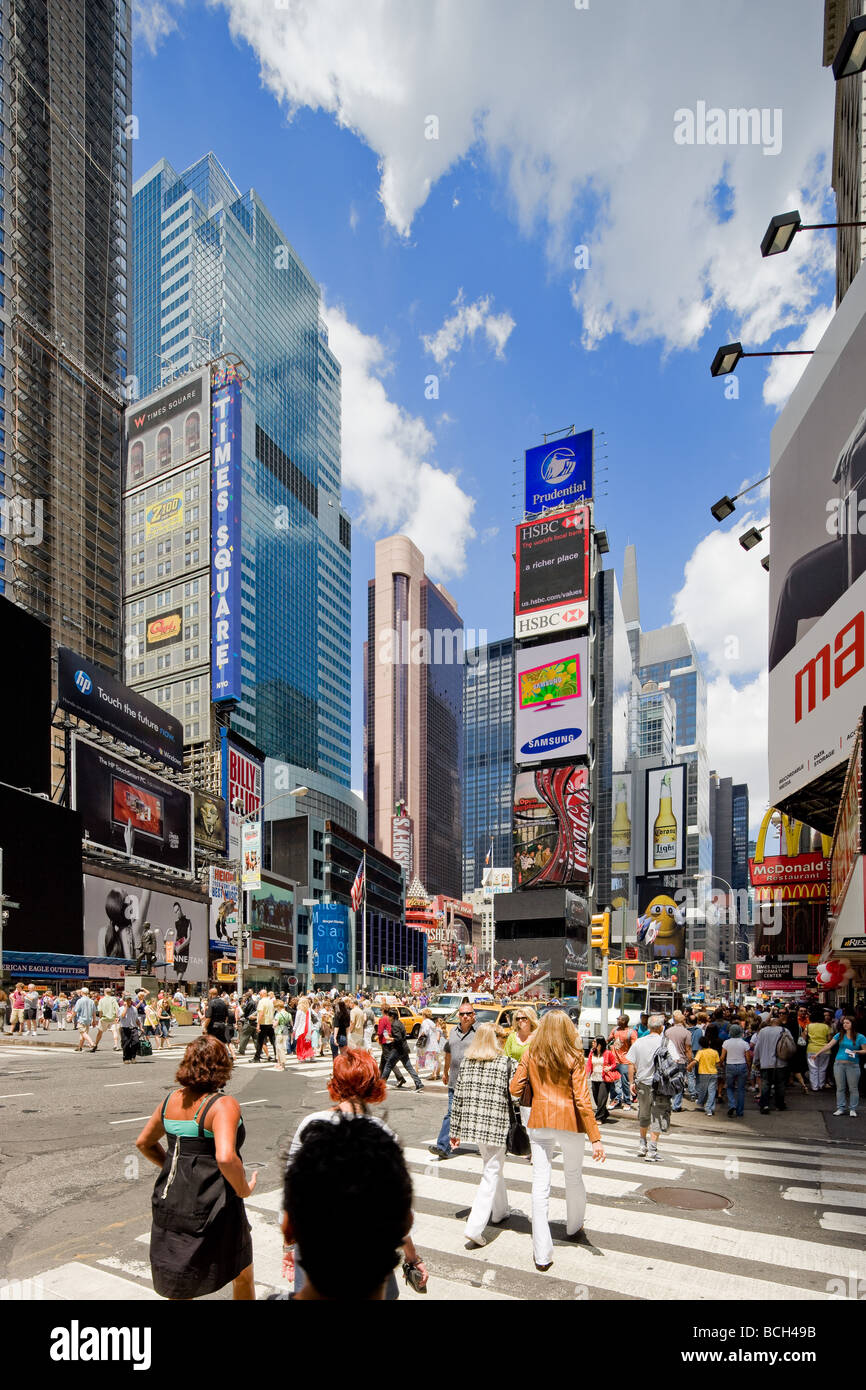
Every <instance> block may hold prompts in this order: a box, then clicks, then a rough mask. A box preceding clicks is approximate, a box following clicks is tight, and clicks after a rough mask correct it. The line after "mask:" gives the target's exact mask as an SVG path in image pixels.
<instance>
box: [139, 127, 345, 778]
mask: <svg viewBox="0 0 866 1390" xmlns="http://www.w3.org/2000/svg"><path fill="white" fill-rule="evenodd" d="M133 228H134V301H133V304H134V314H133V359H134V366H133V370H134V373H135V378H136V382H137V388H138V396H139V399H138V400H137V401H136V410H135V414H139V413H140V412H141V411H142V409H143V408H146V407H153V408H155V407H156V406H157V405H158V402H159V401H160V400H162V399H163V398H169V399H170V398H172V396H173V395H174V393H177V392H178V391H181V390H182V389H183V387H184V386H185V384H186V383H187V382H188V381H193V380H194V379H195V376H196V372H197V371H198V370H199V369H201V368H203V367H204V364H206V363H208V362H211V361H214V359H218V358H220V357H221V356H222V355H223V354H229V355H230V356H231V357H233V358H234V359H239V361H240V363H241V367H240V369H239V374H240V376H241V378H242V387H241V391H242V411H241V448H242V479H243V481H242V496H241V535H242V544H241V550H242V555H241V593H240V604H241V643H240V666H241V691H240V699H239V702H238V704H237V705H236V707H235V708H234V709H233V711H232V713H231V726H232V728H233V729H235V730H236V731H237V732H238V733H240V734H241V735H243V736H244V737H246V738H247V739H249V740H250V741H251V742H252V743H253V744H255V745H256V746H257V747H258V748H261V749H262V750H263V751H264V752H265V753H266V754H267V755H268V756H270V757H274V758H278V759H280V760H283V761H285V762H289V763H293V764H296V765H299V766H301V767H307V768H313V769H315V770H316V771H318V772H321V773H322V774H323V775H325V776H327V777H331V778H333V779H334V780H336V781H337V782H340V783H342V784H343V785H344V786H346V787H348V785H349V775H350V754H351V747H350V737H351V735H350V705H351V688H350V678H349V672H350V612H351V602H350V581H351V525H350V522H349V518H348V517H347V516H346V514H345V513H344V511H343V510H342V507H341V502H340V496H341V461H340V366H339V363H338V362H337V361H336V359H335V357H334V356H333V354H332V353H331V351H330V349H329V347H328V339H327V331H326V329H325V326H324V324H323V322H322V319H321V295H320V291H319V287H318V285H317V284H316V282H315V280H314V279H313V278H312V276H311V275H310V273H309V271H308V270H307V269H306V268H305V266H304V265H303V264H302V263H301V261H300V260H299V259H298V257H297V255H296V254H295V252H294V251H293V250H292V248H291V246H290V245H289V244H288V242H287V238H286V237H285V235H284V234H283V232H282V231H281V229H280V228H279V227H278V225H277V224H276V222H275V221H274V219H273V217H272V216H271V214H270V213H269V212H268V210H267V208H266V207H265V205H264V203H263V202H262V200H261V198H260V197H259V196H258V194H257V193H256V192H255V191H254V190H252V189H250V190H248V191H247V192H246V193H243V194H242V193H241V192H240V190H239V188H238V187H237V185H236V184H235V183H234V182H233V181H232V179H231V178H230V177H229V175H228V174H227V172H226V171H225V169H224V168H223V167H222V165H221V164H220V163H219V161H218V160H217V159H216V158H215V157H214V155H213V154H208V155H206V156H205V157H204V158H202V159H200V160H199V161H197V163H195V164H193V165H192V166H191V167H190V168H188V169H187V170H185V171H184V172H183V173H180V174H179V173H177V172H176V171H175V170H174V169H173V168H172V166H171V165H170V164H169V163H168V161H167V160H165V159H162V160H160V161H159V162H158V163H157V164H156V165H154V167H153V168H152V169H150V170H149V171H148V172H147V173H146V174H144V175H143V176H142V178H140V179H139V180H138V181H137V182H136V184H135V187H134V190H133ZM220 365H221V364H220V363H219V362H217V363H216V366H217V368H218V367H219V366H220ZM205 394H206V393H205ZM187 414H189V412H187ZM199 425H200V432H199V433H198V435H196V433H195V427H194V426H191V427H190V430H191V432H190V435H189V436H188V437H187V436H186V435H184V434H181V435H179V437H178V438H176V439H175V441H174V443H173V444H172V441H171V440H170V439H169V438H168V435H166V450H165V452H164V453H161V452H160V446H159V440H158V438H157V445H156V448H155V451H154V457H153V461H152V463H151V461H150V459H149V458H147V459H145V461H144V469H145V471H144V473H143V474H142V475H141V476H140V477H134V476H133V474H132V461H131V460H130V469H129V477H128V487H129V488H130V489H138V490H139V492H141V491H142V489H143V487H144V484H145V483H150V481H151V480H152V478H153V477H154V476H158V480H159V482H160V483H162V484H163V486H164V496H169V495H180V494H181V493H182V492H183V494H184V496H183V498H182V501H183V505H184V506H187V505H188V506H189V507H190V508H195V506H196V503H199V502H200V512H199V515H198V516H197V517H196V522H195V524H192V525H190V526H187V525H186V523H184V525H183V527H180V526H178V527H177V537H176V539H175V538H171V537H168V536H167V535H165V534H158V533H156V532H154V534H153V535H152V536H151V537H148V536H147V535H144V536H143V537H140V539H139V541H138V542H136V545H138V547H139V549H138V550H137V551H136V554H137V556H138V557H139V558H138V559H137V560H136V564H135V565H132V564H131V563H128V565H127V568H128V571H129V574H128V587H127V590H126V598H127V600H128V603H130V604H131V603H135V604H138V606H139V607H140V608H142V611H141V612H140V613H139V612H136V613H135V614H132V613H129V614H128V621H129V622H135V623H137V622H140V621H141V620H142V619H143V620H144V621H145V623H146V622H147V620H148V618H149V617H150V616H151V615H152V614H158V613H159V611H160V608H163V609H166V610H171V609H176V608H177V607H178V606H179V605H180V607H182V609H183V620H184V634H183V638H182V640H181V641H179V642H178V645H177V647H176V648H175V649H174V650H173V651H171V652H169V651H168V649H166V652H165V655H166V656H167V657H169V658H170V662H169V664H168V665H167V666H166V667H164V669H163V671H162V672H157V671H155V670H151V669H149V668H147V667H146V669H145V672H144V673H143V675H142V674H141V673H137V674H136V676H135V678H132V677H130V679H131V683H132V684H135V685H137V686H139V687H140V688H142V689H144V690H145V691H146V693H148V694H149V695H150V697H151V698H152V699H155V700H156V701H157V703H160V704H162V705H163V706H165V707H166V708H171V709H172V710H173V712H177V711H178V710H181V709H182V710H183V715H182V717H183V718H184V722H185V725H186V736H187V739H188V740H189V741H191V742H196V741H199V740H200V741H201V745H202V746H207V743H208V740H209V739H210V738H211V737H212V734H213V730H212V729H210V727H209V724H208V714H207V706H208V703H209V698H210V693H209V690H208V683H209V682H208V664H209V648H210V627H209V613H208V605H209V585H208V583H207V582H206V581H207V570H208V568H209V559H210V532H209V511H210V509H209V501H208V499H209V496H210V488H209V478H208V477H207V476H206V474H205V472H203V471H202V468H203V466H204V465H205V464H206V453H207V451H208V450H209V447H210V445H209V439H210V408H209V402H208V401H205V405H204V408H203V416H202V419H201V421H200V422H199ZM160 433H162V431H160ZM131 437H132V436H131ZM198 451H200V457H199V456H198ZM196 459H198V461H197V462H196V461H195V460H196ZM169 470H170V474H169ZM197 470H198V472H197ZM187 492H189V496H188V497H187V496H186V493H187ZM145 500H149V499H145ZM136 510H137V511H139V512H141V511H143V510H146V508H144V507H143V506H141V505H139V506H138V507H137V509H136ZM138 530H139V532H140V530H141V528H140V527H139V528H138ZM188 532H189V533H190V534H189V536H188V535H187V533H188ZM166 539H171V540H172V545H173V546H177V548H178V549H179V551H180V554H176V553H175V550H172V552H171V553H170V554H169V553H168V552H167V551H166V550H165V545H164V542H165V540H166ZM160 541H162V542H163V554H162V555H159V554H158V553H157V552H158V549H159V543H160ZM151 552H152V553H151ZM142 557H143V559H142ZM160 561H161V562H162V564H163V567H164V568H163V573H162V574H160V573H159V564H160ZM167 564H170V565H171V569H170V570H169V569H167V568H166V565H167ZM199 566H200V567H201V569H200V571H199V570H198V567H199ZM134 572H138V573H139V574H141V575H143V578H142V579H141V582H140V583H139V584H138V586H137V589H135V590H134V589H133V587H132V585H133V579H132V576H133V573H134ZM169 576H170V580H171V582H170V583H169V582H168V581H169ZM180 585H182V589H181V588H180ZM188 585H189V586H190V589H189V592H187V586H188ZM196 585H197V586H198V588H197V590H196V591H195V592H194V591H193V588H194V586H196ZM142 590H143V592H142ZM196 601H198V603H199V605H200V606H199V611H198V613H197V614H195V615H193V614H192V612H190V613H187V611H186V609H187V607H188V605H190V604H194V603H196ZM142 605H143V607H142ZM190 623H192V625H193V626H194V627H197V632H196V635H195V637H193V636H192V633H191V631H190ZM130 632H132V629H130V628H129V627H128V628H127V633H128V635H129V634H130ZM132 635H133V636H134V635H135V633H134V632H132ZM133 660H134V661H136V663H140V660H141V658H140V656H138V657H135V658H133ZM187 686H189V689H187ZM196 702H197V703H198V710H195V704H196ZM188 705H189V706H190V709H189V711H188V710H187V706H188Z"/></svg>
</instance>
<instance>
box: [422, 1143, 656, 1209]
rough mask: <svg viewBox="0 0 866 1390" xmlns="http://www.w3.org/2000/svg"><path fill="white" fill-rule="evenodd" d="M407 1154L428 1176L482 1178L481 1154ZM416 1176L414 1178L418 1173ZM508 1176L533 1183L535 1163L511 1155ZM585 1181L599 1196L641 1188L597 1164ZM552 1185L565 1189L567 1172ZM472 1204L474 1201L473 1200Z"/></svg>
mask: <svg viewBox="0 0 866 1390" xmlns="http://www.w3.org/2000/svg"><path fill="white" fill-rule="evenodd" d="M403 1156H404V1158H405V1159H406V1162H407V1163H419V1164H423V1165H424V1172H425V1175H426V1176H427V1177H433V1178H434V1179H435V1180H436V1181H438V1179H439V1177H440V1176H441V1177H447V1176H448V1173H449V1172H452V1171H453V1172H457V1173H470V1174H471V1175H472V1176H473V1177H475V1178H479V1179H480V1177H481V1160H480V1157H478V1158H474V1157H472V1156H471V1155H470V1154H455V1156H454V1157H453V1158H449V1159H448V1160H447V1161H446V1162H444V1163H440V1162H439V1161H438V1160H437V1159H435V1158H434V1157H433V1155H432V1154H425V1153H424V1151H423V1149H404V1151H403ZM682 1171H683V1170H682V1169H681V1168H673V1169H669V1170H668V1172H669V1173H670V1174H671V1175H672V1176H673V1177H681V1176H682ZM644 1175H645V1176H646V1177H647V1178H649V1177H650V1174H649V1172H647V1171H646V1169H644V1170H643V1172H642V1174H641V1176H644ZM657 1175H658V1168H656V1171H655V1172H654V1173H653V1174H652V1177H653V1178H655V1177H656V1176H657ZM412 1176H413V1179H414V1176H415V1175H414V1173H413V1175H412ZM505 1178H506V1181H508V1180H510V1181H511V1182H522V1183H531V1182H532V1167H531V1165H530V1164H528V1163H527V1164H522V1163H517V1162H511V1161H510V1160H509V1159H506V1160H505ZM584 1182H585V1184H586V1190H587V1192H595V1193H597V1194H598V1195H599V1196H607V1197H627V1196H632V1195H633V1194H634V1193H635V1192H637V1191H638V1190H639V1189H640V1183H637V1182H621V1181H619V1180H618V1179H616V1178H612V1177H608V1176H607V1174H606V1173H603V1172H600V1171H597V1168H596V1167H594V1168H593V1170H592V1172H590V1173H584ZM461 1186H462V1187H465V1188H466V1191H467V1194H468V1195H469V1196H470V1197H471V1196H472V1195H473V1193H474V1187H473V1184H472V1183H461ZM551 1187H552V1188H554V1189H558V1190H559V1191H561V1192H564V1191H565V1178H564V1175H563V1179H562V1181H561V1182H559V1181H556V1180H555V1179H551ZM438 1200H440V1201H441V1200H444V1199H442V1198H439V1199H438ZM469 1205H470V1206H471V1205H472V1203H471V1201H470V1203H469Z"/></svg>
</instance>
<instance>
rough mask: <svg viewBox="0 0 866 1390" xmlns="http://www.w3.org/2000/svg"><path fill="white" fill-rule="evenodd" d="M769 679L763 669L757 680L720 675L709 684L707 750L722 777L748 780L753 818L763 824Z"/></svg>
mask: <svg viewBox="0 0 866 1390" xmlns="http://www.w3.org/2000/svg"><path fill="white" fill-rule="evenodd" d="M768 688H769V682H768V678H767V672H766V671H762V672H761V673H760V674H759V675H757V676H756V677H755V678H754V680H751V681H748V682H746V683H744V684H740V685H734V683H733V682H732V681H731V680H729V678H728V677H727V676H718V677H717V678H716V679H715V680H712V681H710V683H709V685H708V687H707V730H708V734H707V744H708V748H707V751H708V753H709V759H710V767H711V768H715V770H716V771H717V772H718V774H719V776H720V777H732V778H733V779H734V781H735V782H747V783H748V787H749V821H750V824H751V825H752V826H755V825H757V824H758V823H759V821H760V819H761V816H762V815H763V813H764V811H765V810H766V808H767V804H768V797H769V794H770V790H769V779H768V767H767V710H768V698H767V697H768Z"/></svg>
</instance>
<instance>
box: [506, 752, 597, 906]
mask: <svg viewBox="0 0 866 1390" xmlns="http://www.w3.org/2000/svg"><path fill="white" fill-rule="evenodd" d="M588 880H589V771H588V769H587V768H585V767H559V768H540V767H539V768H536V769H535V770H534V771H532V772H518V773H517V776H516V777H515V779H514V881H515V884H516V886H517V887H518V888H529V887H535V888H539V887H541V886H542V885H544V884H555V885H558V886H561V885H562V884H569V883H585V882H587V881H588Z"/></svg>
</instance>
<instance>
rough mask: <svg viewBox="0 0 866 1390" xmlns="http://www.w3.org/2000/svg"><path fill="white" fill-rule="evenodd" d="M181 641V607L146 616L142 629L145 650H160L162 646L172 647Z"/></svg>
mask: <svg viewBox="0 0 866 1390" xmlns="http://www.w3.org/2000/svg"><path fill="white" fill-rule="evenodd" d="M182 641H183V608H170V609H169V611H168V612H167V613H158V614H157V615H156V617H154V618H148V620H147V624H146V626H145V629H144V649H145V652H153V651H161V650H162V648H163V647H173V646H174V644H175V643H176V642H182Z"/></svg>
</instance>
